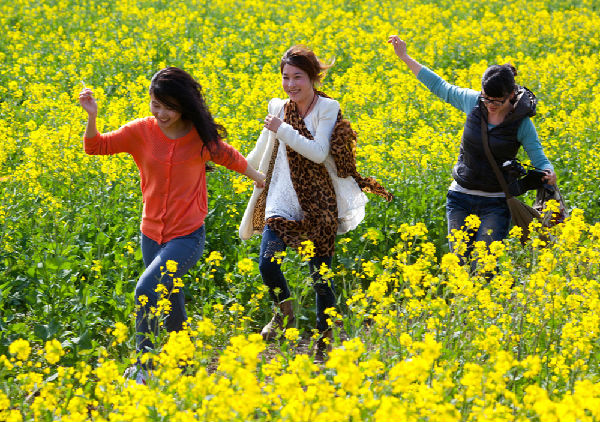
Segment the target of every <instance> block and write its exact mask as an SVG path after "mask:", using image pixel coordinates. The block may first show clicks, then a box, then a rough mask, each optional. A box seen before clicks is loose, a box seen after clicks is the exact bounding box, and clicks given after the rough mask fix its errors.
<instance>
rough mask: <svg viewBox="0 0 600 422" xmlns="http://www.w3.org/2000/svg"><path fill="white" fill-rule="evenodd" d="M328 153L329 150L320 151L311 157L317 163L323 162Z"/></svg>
mask: <svg viewBox="0 0 600 422" xmlns="http://www.w3.org/2000/svg"><path fill="white" fill-rule="evenodd" d="M328 154H329V151H318V152H316V153H315V154H314V155H313V156H312V157H311V160H312V161H314V162H315V163H317V164H323V162H324V161H325V159H326V158H327V155H328Z"/></svg>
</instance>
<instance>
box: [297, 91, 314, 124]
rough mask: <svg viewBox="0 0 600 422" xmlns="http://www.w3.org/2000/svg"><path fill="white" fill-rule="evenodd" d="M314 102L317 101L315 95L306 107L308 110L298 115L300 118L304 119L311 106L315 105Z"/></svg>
mask: <svg viewBox="0 0 600 422" xmlns="http://www.w3.org/2000/svg"><path fill="white" fill-rule="evenodd" d="M316 100H317V94H313V99H312V101H311V102H310V104H309V105H308V108H307V109H306V111H305V112H304V113H298V114H299V115H300V117H301V118H303V119H304V117H306V115H307V114H308V112H309V111H310V109H311V108H312V106H313V104H314V103H315V101H316Z"/></svg>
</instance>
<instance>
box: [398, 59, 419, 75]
mask: <svg viewBox="0 0 600 422" xmlns="http://www.w3.org/2000/svg"><path fill="white" fill-rule="evenodd" d="M400 60H402V61H403V62H404V63H406V66H408V68H409V69H410V70H411V71H412V73H414V75H415V76H418V75H419V72H420V71H421V69H422V68H423V65H422V64H421V63H419V62H418V61H416V60H415V59H413V58H412V57H410V56H409V55H408V54H405V55H403V56H402V57H400Z"/></svg>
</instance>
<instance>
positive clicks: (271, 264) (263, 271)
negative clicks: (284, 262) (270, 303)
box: [258, 256, 279, 280]
mask: <svg viewBox="0 0 600 422" xmlns="http://www.w3.org/2000/svg"><path fill="white" fill-rule="evenodd" d="M278 269H279V264H278V263H277V258H273V257H262V256H261V257H260V259H259V261H258V270H259V271H260V275H261V276H262V278H263V280H269V279H271V278H273V274H274V273H275V272H277V270H278Z"/></svg>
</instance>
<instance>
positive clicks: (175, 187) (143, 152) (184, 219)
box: [84, 117, 247, 244]
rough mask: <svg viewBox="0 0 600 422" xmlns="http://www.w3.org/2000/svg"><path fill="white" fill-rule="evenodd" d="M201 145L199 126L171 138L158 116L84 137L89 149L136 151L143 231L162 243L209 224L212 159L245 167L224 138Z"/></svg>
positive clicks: (232, 166)
mask: <svg viewBox="0 0 600 422" xmlns="http://www.w3.org/2000/svg"><path fill="white" fill-rule="evenodd" d="M202 147H203V144H202V141H201V139H200V136H199V135H198V132H197V131H196V130H195V129H192V130H191V131H190V132H189V133H188V134H187V135H185V136H183V137H181V138H178V139H169V138H167V137H166V136H165V135H164V134H163V132H162V131H161V130H160V128H159V127H158V125H157V124H156V119H155V118H154V117H146V118H143V119H138V120H134V121H133V122H130V123H128V124H126V125H125V126H123V127H121V128H120V129H118V130H116V131H114V132H109V133H105V134H98V135H96V136H95V137H93V138H86V137H84V148H85V152H86V153H87V154H90V155H108V154H117V153H120V152H127V153H129V154H131V155H132V156H133V159H134V160H135V163H136V164H137V166H138V169H139V171H140V179H141V182H140V185H141V189H142V196H143V200H144V209H143V213H142V223H141V230H142V233H144V234H145V235H146V236H148V237H149V238H150V239H153V240H155V241H156V242H158V243H160V244H162V243H165V242H168V241H169V240H171V239H173V238H175V237H178V236H184V235H187V234H190V233H192V232H193V231H194V230H196V229H198V228H199V227H200V226H202V224H204V218H205V217H206V214H207V212H208V203H207V202H208V201H207V193H206V174H205V163H206V162H207V161H213V162H214V163H216V164H220V165H223V166H225V167H227V168H228V169H230V170H234V171H236V172H238V173H244V172H245V171H246V167H247V162H246V159H245V158H244V157H243V156H242V155H241V154H240V153H239V152H238V151H237V150H236V149H235V148H233V147H232V146H230V145H228V144H227V143H225V142H223V141H219V144H218V146H217V147H211V149H210V150H209V149H208V148H202Z"/></svg>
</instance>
